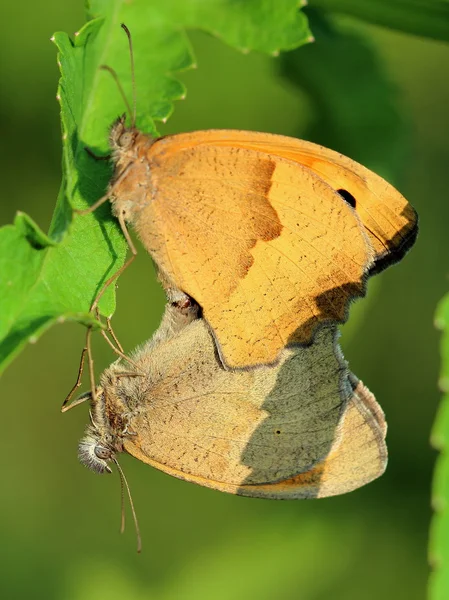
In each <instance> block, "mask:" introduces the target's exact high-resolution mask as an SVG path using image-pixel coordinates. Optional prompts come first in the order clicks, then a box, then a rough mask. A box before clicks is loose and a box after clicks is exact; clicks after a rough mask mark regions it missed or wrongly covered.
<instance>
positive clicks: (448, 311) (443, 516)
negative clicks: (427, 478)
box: [429, 294, 449, 600]
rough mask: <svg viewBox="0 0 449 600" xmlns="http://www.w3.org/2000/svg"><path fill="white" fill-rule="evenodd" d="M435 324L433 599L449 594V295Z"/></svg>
mask: <svg viewBox="0 0 449 600" xmlns="http://www.w3.org/2000/svg"><path fill="white" fill-rule="evenodd" d="M435 326H436V327H437V328H438V329H440V330H441V331H442V339H441V372H440V380H439V386H440V389H441V390H442V392H444V395H443V398H442V400H441V404H440V408H439V410H438V414H437V417H436V419H435V424H434V428H433V431H432V437H431V442H432V446H433V447H434V448H436V449H437V450H439V451H440V455H439V457H438V459H437V462H436V467H435V473H434V479H433V491H432V506H433V509H434V511H435V512H434V516H433V520H432V526H431V530H430V545H429V559H430V563H431V565H432V567H433V572H432V575H431V577H430V594H429V598H430V599H431V600H445V599H446V598H448V597H449V294H448V295H447V296H445V298H443V300H442V301H441V302H440V305H439V306H438V309H437V313H436V317H435Z"/></svg>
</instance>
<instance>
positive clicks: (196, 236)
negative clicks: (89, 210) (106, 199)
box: [134, 136, 373, 367]
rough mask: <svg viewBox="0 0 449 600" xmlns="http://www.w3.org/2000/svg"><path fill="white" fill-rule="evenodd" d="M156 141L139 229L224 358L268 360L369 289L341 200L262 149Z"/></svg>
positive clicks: (364, 256) (242, 362)
mask: <svg viewBox="0 0 449 600" xmlns="http://www.w3.org/2000/svg"><path fill="white" fill-rule="evenodd" d="M178 137H181V138H182V137H183V136H173V137H168V138H163V139H161V140H159V141H158V142H156V143H155V144H154V145H153V146H152V147H151V151H150V153H149V156H150V158H149V163H150V172H151V190H149V193H148V199H147V202H146V205H145V207H144V208H143V209H142V210H140V211H139V213H138V218H135V219H134V225H135V227H136V229H137V231H138V233H139V235H140V237H141V239H142V241H143V243H144V245H145V246H146V248H147V250H149V252H150V253H151V254H152V256H153V258H154V260H155V262H156V263H157V265H158V267H159V269H160V270H161V271H162V272H163V273H164V276H165V278H166V279H167V280H169V281H171V282H172V284H173V285H175V286H176V287H178V288H179V289H181V290H182V291H184V292H186V293H187V294H188V295H189V296H191V297H193V298H194V299H195V301H196V302H197V303H198V304H199V305H200V306H201V307H202V310H203V316H204V318H205V319H206V320H207V322H208V323H209V325H210V327H211V329H212V332H213V334H214V337H215V340H216V343H217V347H218V349H219V352H220V354H221V357H222V360H223V362H224V363H225V364H226V365H228V366H229V367H246V366H252V365H258V364H268V363H273V362H275V361H276V360H277V359H278V357H279V353H280V351H281V350H282V348H284V347H285V346H286V345H287V344H294V343H299V344H307V343H309V342H310V341H311V339H312V337H313V335H314V332H315V331H316V329H317V326H318V325H320V324H321V323H326V322H337V323H342V322H344V321H345V320H346V318H347V311H348V305H349V303H350V301H351V300H352V299H353V298H355V297H358V296H363V295H364V293H365V274H366V272H367V271H368V270H369V269H370V268H371V266H372V265H373V249H372V246H371V244H370V242H369V240H368V237H367V236H366V234H365V230H364V228H363V227H362V226H361V224H360V220H359V218H358V216H357V214H356V213H355V211H354V210H353V209H352V207H351V206H349V205H348V204H347V203H346V202H345V201H344V200H343V199H342V197H341V196H340V195H339V194H338V193H336V192H335V190H333V189H332V188H331V187H330V186H329V184H328V183H326V182H325V181H324V180H323V179H321V178H320V177H318V175H316V174H315V173H314V172H313V171H311V170H310V169H308V168H306V167H303V166H302V165H300V164H299V163H297V162H294V161H292V160H290V159H288V158H284V157H280V156H275V155H270V154H268V153H267V152H265V151H258V150H254V149H248V148H243V147H242V148H238V147H237V148H235V147H231V146H220V145H214V144H196V145H195V146H188V145H186V146H185V147H184V146H183V145H182V144H178V143H177V139H178Z"/></svg>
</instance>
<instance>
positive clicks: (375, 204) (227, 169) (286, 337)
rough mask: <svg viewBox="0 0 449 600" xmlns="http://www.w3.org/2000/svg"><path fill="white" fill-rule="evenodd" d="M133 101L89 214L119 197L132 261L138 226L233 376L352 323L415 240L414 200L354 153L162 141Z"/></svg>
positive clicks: (233, 137)
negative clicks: (358, 304)
mask: <svg viewBox="0 0 449 600" xmlns="http://www.w3.org/2000/svg"><path fill="white" fill-rule="evenodd" d="M122 27H123V29H124V30H125V32H126V33H127V35H128V38H129V41H130V51H131V56H132V48H131V35H130V33H129V30H128V29H127V28H126V26H124V25H122ZM131 65H133V61H132V60H131ZM104 68H105V69H107V70H108V71H110V72H111V73H112V74H113V76H114V78H115V79H117V75H116V74H115V72H114V71H113V70H112V69H111V68H110V67H104ZM132 76H133V78H134V71H133V68H132ZM119 89H120V91H122V90H121V88H120V86H119ZM124 99H125V102H126V104H127V106H128V110H129V112H130V114H132V115H133V116H132V120H131V125H130V126H129V127H128V126H127V125H126V117H125V116H122V117H120V118H119V119H118V120H117V121H116V123H114V125H113V126H112V128H111V131H110V138H109V139H110V145H111V149H112V159H113V162H114V166H115V169H114V176H113V178H112V181H111V183H110V185H109V189H108V191H107V194H106V195H105V196H104V197H103V198H100V200H98V201H97V202H96V203H95V204H94V205H93V206H92V207H91V208H90V209H89V210H94V209H95V208H97V207H98V206H100V205H101V204H102V203H103V202H104V201H106V200H108V199H110V200H111V202H112V207H113V212H114V214H115V215H116V216H117V218H118V220H119V223H120V226H121V228H122V230H123V232H124V234H125V237H126V239H127V241H128V244H129V246H130V248H131V251H132V253H133V256H134V255H135V253H136V251H135V248H134V245H133V243H132V240H131V238H130V236H129V233H128V230H127V224H131V225H132V226H133V227H134V229H135V230H136V231H137V233H138V235H139V237H140V239H141V240H142V242H143V245H144V247H145V248H146V249H147V250H148V252H149V253H150V254H151V256H152V258H153V260H154V261H155V263H156V265H157V267H158V269H159V273H160V277H161V280H162V281H163V283H164V285H165V286H166V287H168V288H171V289H178V290H179V291H181V292H183V293H185V294H187V295H188V296H190V297H191V298H193V299H194V301H195V302H196V303H198V304H199V305H200V306H201V308H202V311H203V312H202V314H203V318H204V319H205V321H206V322H207V324H208V326H209V328H210V330H211V332H212V335H213V337H214V340H215V343H216V346H217V350H218V352H219V354H220V357H221V360H222V362H223V364H225V365H226V366H227V367H229V368H245V367H251V366H255V365H263V364H273V363H275V362H276V361H278V360H279V358H280V355H281V353H282V350H283V348H284V347H286V346H287V345H291V344H301V345H306V344H308V343H310V342H311V341H312V339H313V336H314V334H315V332H316V331H317V329H318V327H319V326H320V325H322V324H338V323H343V322H345V321H346V319H347V317H348V308H349V304H350V303H351V301H352V300H354V299H355V298H358V297H361V296H363V295H364V294H365V291H366V281H367V278H368V276H369V275H372V274H374V273H377V272H379V271H381V270H383V269H385V268H386V267H387V266H388V265H390V264H392V263H394V262H397V261H399V260H400V259H401V258H402V257H403V256H404V254H405V253H406V251H407V250H408V249H409V248H410V247H411V246H412V245H413V243H414V241H415V239H416V235H417V215H416V213H415V211H414V209H413V208H412V207H411V206H410V204H409V203H408V202H407V200H406V199H405V198H404V197H403V196H402V195H401V194H400V193H399V192H398V191H397V190H396V189H395V188H393V187H392V186H391V185H390V184H388V183H387V182H386V181H385V180H383V179H382V178H381V177H379V176H378V175H376V174H375V173H373V172H372V171H370V170H369V169H366V168H365V167H363V166H362V165H360V164H358V163H356V162H355V161H353V160H351V159H350V158H348V157H346V156H343V155H341V154H339V153H337V152H334V151H333V150H330V149H328V148H324V147H322V146H319V145H317V144H313V143H311V142H307V141H304V140H298V139H294V138H290V137H285V136H281V135H274V134H267V133H257V132H250V131H239V130H209V131H195V132H192V133H182V134H176V135H170V136H165V137H162V138H157V139H155V138H154V137H151V136H149V135H147V134H145V133H143V132H141V131H139V130H138V129H137V128H136V127H135V120H136V110H135V100H134V110H131V107H130V105H129V103H128V102H127V100H126V97H124ZM132 258H133V257H131V259H130V260H129V261H128V262H127V263H126V265H128V264H129V262H130V261H131V260H132ZM120 272H121V270H120V271H119V272H117V274H116V275H118V273H120ZM112 279H113V278H111V280H112ZM111 280H109V282H110V281H111ZM101 293H102V292H101ZM101 293H100V295H101ZM98 298H99V297H97V299H96V301H95V302H94V306H96V305H97V304H98Z"/></svg>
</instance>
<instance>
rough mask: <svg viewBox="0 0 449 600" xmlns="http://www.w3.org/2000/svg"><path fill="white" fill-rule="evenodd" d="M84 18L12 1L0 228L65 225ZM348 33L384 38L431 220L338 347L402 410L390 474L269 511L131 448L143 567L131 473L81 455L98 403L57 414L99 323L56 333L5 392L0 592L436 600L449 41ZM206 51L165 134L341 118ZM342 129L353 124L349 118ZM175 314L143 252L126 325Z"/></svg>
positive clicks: (125, 283)
mask: <svg viewBox="0 0 449 600" xmlns="http://www.w3.org/2000/svg"><path fill="white" fill-rule="evenodd" d="M311 4H312V5H313V2H311ZM83 22H84V11H83V6H82V2H81V0H79V1H74V0H72V1H71V2H66V3H60V2H56V1H52V0H43V1H42V2H40V3H27V6H26V8H24V7H22V8H20V9H19V8H18V6H17V4H14V3H10V4H8V5H4V6H3V8H2V19H1V21H0V48H1V53H2V57H3V59H2V62H1V66H0V79H1V82H2V95H1V99H0V112H1V119H2V128H1V131H2V135H1V138H0V144H1V147H2V161H1V166H2V176H1V187H2V200H1V205H0V224H6V223H9V222H11V221H12V219H13V216H14V213H15V211H16V210H18V209H20V210H23V211H25V212H27V213H29V214H30V215H31V216H32V217H33V218H34V219H35V220H36V221H37V222H38V223H39V224H40V225H41V227H42V228H43V229H46V228H47V227H48V225H49V222H50V219H51V214H52V210H53V206H54V203H55V200H56V196H57V193H58V187H59V182H60V174H61V170H60V126H59V115H58V110H59V109H58V104H57V102H56V100H55V94H56V87H57V80H58V71H57V67H56V51H55V48H54V46H53V45H52V44H51V43H50V41H49V38H50V36H51V35H52V33H53V32H54V31H55V30H65V31H68V32H70V33H73V32H75V31H76V30H77V29H78V28H79V27H80V25H81V24H82V23H83ZM337 26H338V27H340V28H342V30H344V31H347V32H355V33H356V34H358V35H362V36H363V37H364V39H366V40H367V41H368V42H369V44H370V45H371V47H372V48H374V50H375V52H376V53H377V56H378V60H379V68H381V69H382V70H383V71H384V72H385V74H386V77H387V78H388V79H389V80H390V82H392V84H393V85H394V86H396V88H397V93H396V103H397V104H396V108H397V109H398V110H399V111H400V113H401V115H402V117H403V121H404V126H405V127H406V128H407V132H408V137H407V143H406V145H405V146H404V150H405V152H402V153H401V160H397V161H395V164H394V165H392V172H390V173H389V176H390V178H392V179H394V181H395V183H396V184H397V185H398V186H399V188H400V189H401V191H402V192H403V193H404V195H405V196H406V197H407V198H408V199H409V200H410V202H411V203H412V204H413V205H414V206H415V207H416V209H417V210H418V212H419V215H420V225H421V228H420V236H419V239H418V242H417V244H416V246H415V248H414V249H413V251H412V252H411V253H410V254H409V255H408V256H407V257H406V259H405V260H404V261H403V263H402V264H400V265H398V266H396V267H393V268H391V269H389V270H388V271H387V272H385V273H383V274H382V275H380V276H379V277H377V278H376V280H373V281H372V282H371V284H370V288H369V294H368V297H367V298H366V299H364V300H363V301H361V302H359V304H358V305H357V306H356V307H355V309H356V310H355V311H354V314H353V316H352V318H351V322H350V324H349V325H348V326H345V328H344V331H343V337H342V341H343V345H344V348H345V354H346V357H347V359H348V360H349V362H350V365H351V368H352V370H353V371H354V372H355V373H356V374H357V375H358V376H359V377H360V378H362V379H363V381H364V382H365V383H366V384H367V385H368V386H369V388H370V389H371V390H372V391H373V392H374V393H375V394H376V397H377V399H378V400H379V402H380V403H381V405H382V406H383V408H384V410H385V412H386V415H387V419H388V423H389V433H388V445H389V451H390V462H389V466H388V469H387V472H386V473H385V475H384V476H383V477H382V478H381V479H380V480H378V481H376V482H374V483H372V484H370V485H368V486H366V487H365V488H363V489H361V490H358V491H355V492H353V493H351V494H349V495H347V496H342V497H337V498H331V499H325V500H313V501H308V502H305V501H302V502H301V501H298V502H273V501H263V500H254V499H248V498H239V497H232V496H228V495H225V494H221V493H219V492H214V491H211V490H207V489H204V488H200V487H198V486H195V485H192V484H188V483H184V482H181V481H178V480H175V479H173V478H170V477H169V476H167V475H165V474H162V473H159V472H157V471H155V470H153V469H151V468H150V467H149V466H146V465H144V464H140V463H138V462H137V461H135V460H133V459H131V458H130V457H126V456H125V457H123V459H122V461H121V463H122V466H123V468H124V469H125V472H126V474H127V477H128V479H129V481H130V484H131V487H132V492H133V496H134V501H135V504H136V508H137V511H138V516H139V519H140V525H141V529H142V534H143V541H144V552H143V554H142V555H140V556H138V555H137V554H136V553H135V538H134V531H133V528H132V524H131V522H130V520H129V522H128V529H127V531H126V533H125V534H124V536H122V537H121V536H120V535H119V533H118V530H119V522H120V493H119V480H118V477H117V476H114V477H112V476H110V477H107V476H104V477H98V476H95V475H94V474H92V473H90V472H88V471H87V470H85V469H83V468H82V467H81V466H80V465H79V464H78V462H77V456H76V454H77V442H78V439H79V437H80V436H81V435H82V432H83V429H84V426H85V424H86V422H87V407H85V406H83V407H80V408H78V409H75V410H73V411H71V412H69V413H68V414H65V415H61V414H60V412H59V407H60V404H61V402H62V400H63V398H64V397H65V395H66V393H67V391H68V389H69V388H70V387H71V385H72V383H73V381H74V378H75V376H76V370H77V367H78V360H79V354H80V350H81V348H82V345H83V341H84V330H83V328H82V327H81V326H80V325H75V324H65V325H64V326H59V327H55V328H53V329H52V330H51V331H50V332H49V333H47V334H46V335H45V336H44V337H43V338H42V339H41V340H40V341H39V342H38V343H37V344H35V345H30V346H29V347H28V348H27V349H26V350H25V351H24V352H23V353H22V354H21V356H20V357H19V358H18V359H17V360H16V361H15V363H13V364H12V365H11V366H10V367H9V369H8V370H7V371H6V373H5V374H4V376H3V378H2V380H1V381H0V394H1V414H2V419H1V423H2V426H1V453H0V473H1V484H0V485H1V489H2V492H1V494H0V540H1V543H0V594H1V596H2V597H3V598H8V599H13V598H20V599H22V598H45V599H47V600H51V599H58V600H96V599H102V598H108V600H116V599H117V600H118V599H120V600H122V599H123V598H133V599H134V598H135V599H141V598H142V599H143V598H145V599H147V598H151V599H153V598H154V599H155V600H169V599H170V600H171V599H175V598H182V599H184V598H185V599H190V598H191V599H195V600H201V599H203V598H217V599H221V598H223V599H225V598H226V599H228V598H232V599H240V598H241V599H246V598H249V599H253V598H257V599H271V598H278V599H281V600H284V599H285V600H287V599H305V600H320V599H324V598H326V599H327V598H332V600H340V599H342V600H343V599H344V600H352V599H354V600H355V599H357V600H360V599H363V600H371V599H373V600H374V599H378V598H386V599H390V598H391V599H394V598H407V599H409V600H414V599H418V598H419V599H421V598H423V597H424V595H425V588H426V581H427V577H428V570H429V567H428V564H427V537H428V528H429V521H430V517H431V509H430V484H431V477H432V469H433V463H434V460H435V452H434V451H432V449H431V448H430V444H429V437H430V431H431V425H432V421H433V419H434V416H435V412H436V408H437V405H438V400H439V392H438V388H437V380H438V369H439V365H438V363H439V358H438V344H439V334H438V332H437V331H436V330H435V328H434V325H433V315H434V310H435V307H436V304H437V302H438V300H439V299H440V298H441V297H442V296H443V294H444V293H445V292H446V291H447V288H448V277H447V275H448V256H449V236H448V235H447V223H448V222H449V202H448V189H447V187H448V186H447V181H448V177H447V172H448V164H449V144H448V142H447V132H448V131H449V111H448V106H449V79H448V77H447V72H448V71H447V69H448V65H449V46H448V45H444V44H443V43H441V42H436V41H431V40H425V39H421V38H419V37H412V36H408V35H406V34H402V33H398V32H393V31H388V30H386V29H383V28H379V27H374V26H368V25H366V24H362V23H360V22H359V21H356V20H352V19H349V18H340V19H338V21H337ZM191 40H192V43H193V46H194V49H195V52H196V55H197V62H198V65H199V68H198V69H197V70H195V71H190V72H186V73H185V74H183V75H182V77H181V78H182V80H183V81H184V82H185V83H186V85H187V89H188V96H187V99H186V100H184V101H183V102H178V103H177V104H176V108H175V113H174V116H173V117H172V118H171V119H170V121H169V123H168V124H167V126H165V127H163V128H161V131H162V132H163V133H167V132H177V131H182V130H191V129H199V128H208V127H233V128H246V129H255V130H261V131H272V132H278V133H283V134H287V135H298V136H301V135H306V133H308V132H310V131H311V125H312V124H313V123H315V125H316V123H317V122H318V123H321V125H323V124H324V125H325V124H326V121H325V119H324V118H323V120H322V121H320V117H321V115H320V107H317V106H316V103H314V102H312V101H311V100H310V97H309V96H308V95H307V94H305V93H303V92H301V89H300V87H298V86H295V85H293V84H292V83H291V80H290V81H289V80H287V79H286V78H285V77H282V76H281V69H280V68H279V65H280V63H279V61H277V60H276V59H274V58H269V57H266V56H262V55H258V54H250V55H242V54H239V53H238V52H236V51H234V50H231V49H229V48H227V47H226V46H225V45H223V44H222V43H220V42H219V41H217V40H215V39H212V38H210V37H208V36H206V35H205V34H202V33H200V32H194V33H192V34H191ZM304 50H307V49H304ZM300 51H301V50H300ZM445 73H446V76H445V75H444V74H445ZM330 75H331V74H330V73H329V76H330ZM326 76H327V74H326V73H323V74H322V77H324V78H325V77H326ZM358 78H360V80H362V78H363V73H358V72H357V71H356V69H354V71H353V73H352V74H351V73H349V80H350V81H357V79H358ZM328 101H329V104H330V105H332V97H330V98H328ZM372 101H373V107H374V109H375V99H373V100H372ZM363 102H364V103H369V102H370V96H368V97H365V98H363ZM345 118H347V119H348V120H349V122H350V120H351V114H346V115H345ZM354 118H355V117H354ZM321 129H323V127H321ZM324 129H326V127H324ZM326 133H327V140H326V141H327V143H328V145H331V146H333V147H335V148H336V149H340V148H341V143H342V139H343V141H345V142H347V143H349V144H350V142H351V139H347V140H344V136H343V138H342V135H341V132H340V134H339V136H336V138H335V140H334V144H333V143H332V135H333V132H332V131H330V130H328V131H327V132H326V131H325V132H324V134H326ZM317 135H318V134H317ZM357 135H358V136H359V139H358V143H357V146H358V147H360V137H361V136H362V137H363V138H364V142H363V144H362V147H363V145H364V146H365V150H366V152H367V153H368V154H369V153H370V150H371V149H372V148H371V146H370V136H369V135H367V132H366V131H362V130H361V131H359V132H358V133H357V128H349V129H348V136H349V138H350V136H357ZM337 138H338V139H337ZM386 143H388V145H389V144H390V143H391V141H390V139H389V138H388V139H386ZM341 149H343V148H341ZM362 150H363V148H362ZM390 150H391V148H390V147H388V148H386V149H385V152H386V153H388V152H390ZM378 152H379V150H378ZM380 152H381V151H380ZM378 155H379V154H378ZM354 158H360V157H358V156H354ZM367 166H372V167H374V166H375V165H374V164H371V165H370V164H367ZM393 167H394V168H393ZM393 171H394V172H393ZM162 303H163V297H162V293H161V292H160V290H159V289H158V287H157V285H156V283H155V280H154V277H153V276H152V274H151V263H150V260H149V258H148V257H147V256H145V254H144V253H143V252H142V253H141V254H140V255H139V257H138V260H137V261H136V263H135V264H134V265H133V267H132V268H131V269H129V270H128V271H127V272H126V273H125V274H124V275H123V276H122V277H121V279H120V282H119V289H118V310H117V313H116V315H115V317H114V324H115V329H116V331H117V333H118V336H119V339H120V340H121V341H122V343H123V345H124V346H125V348H126V349H128V350H129V349H131V348H132V347H133V346H135V345H136V344H138V343H139V342H141V341H142V340H143V339H145V338H147V337H149V336H150V335H151V333H152V331H153V330H154V328H155V327H156V325H157V322H158V319H159V316H160V314H161V310H162ZM0 318H1V316H0ZM96 357H97V368H98V370H99V371H100V369H102V368H104V367H106V366H107V365H108V364H109V362H111V361H112V360H113V359H114V357H113V355H112V354H111V353H110V352H109V351H108V349H107V348H106V347H105V346H104V345H103V344H101V343H98V344H97V345H96Z"/></svg>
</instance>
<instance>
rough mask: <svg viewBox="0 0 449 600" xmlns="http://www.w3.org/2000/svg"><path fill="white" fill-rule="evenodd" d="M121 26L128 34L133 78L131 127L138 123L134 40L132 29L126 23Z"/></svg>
mask: <svg viewBox="0 0 449 600" xmlns="http://www.w3.org/2000/svg"><path fill="white" fill-rule="evenodd" d="M121 28H122V29H123V31H124V32H125V33H126V35H127V37H128V43H129V57H130V59H131V80H132V86H133V112H132V122H131V127H134V126H135V124H136V114H137V100H136V70H135V68H134V51H133V40H132V37H131V32H130V30H129V29H128V27H127V26H126V25H125V24H124V23H122V24H121ZM130 114H131V113H130Z"/></svg>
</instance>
